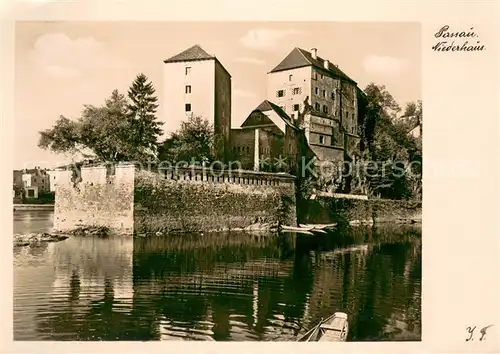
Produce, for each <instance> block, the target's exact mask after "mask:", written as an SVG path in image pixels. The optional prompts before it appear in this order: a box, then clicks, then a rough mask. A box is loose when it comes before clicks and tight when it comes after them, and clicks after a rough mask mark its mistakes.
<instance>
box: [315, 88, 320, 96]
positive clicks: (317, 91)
mask: <svg viewBox="0 0 500 354" xmlns="http://www.w3.org/2000/svg"><path fill="white" fill-rule="evenodd" d="M314 93H315V94H317V95H318V94H319V88H317V87H316V88H315V89H314Z"/></svg>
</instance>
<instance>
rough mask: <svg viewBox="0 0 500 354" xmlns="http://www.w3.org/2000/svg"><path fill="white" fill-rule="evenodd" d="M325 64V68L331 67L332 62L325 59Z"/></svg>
mask: <svg viewBox="0 0 500 354" xmlns="http://www.w3.org/2000/svg"><path fill="white" fill-rule="evenodd" d="M323 66H324V67H325V69H327V70H328V69H330V62H329V61H328V60H326V59H325V61H324V62H323Z"/></svg>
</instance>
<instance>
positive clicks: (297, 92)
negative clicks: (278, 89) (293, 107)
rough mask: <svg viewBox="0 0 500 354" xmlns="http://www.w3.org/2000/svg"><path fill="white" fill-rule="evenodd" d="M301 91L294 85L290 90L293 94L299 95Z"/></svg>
mask: <svg viewBox="0 0 500 354" xmlns="http://www.w3.org/2000/svg"><path fill="white" fill-rule="evenodd" d="M301 91H302V90H301V89H300V87H294V89H293V90H292V93H293V94H294V95H299V94H300V93H301Z"/></svg>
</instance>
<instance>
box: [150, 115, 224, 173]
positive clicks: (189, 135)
mask: <svg viewBox="0 0 500 354" xmlns="http://www.w3.org/2000/svg"><path fill="white" fill-rule="evenodd" d="M159 159H160V160H161V161H169V162H180V161H185V162H188V163H191V162H193V161H194V162H196V163H198V164H201V163H203V162H204V161H206V162H211V161H214V160H215V136H214V129H213V126H212V124H210V122H209V121H208V120H206V119H203V118H202V117H199V116H192V117H190V118H189V119H188V120H187V121H184V122H182V123H181V127H180V129H179V130H177V131H176V132H174V133H172V135H171V136H170V137H169V138H168V139H166V140H165V142H164V143H163V144H162V145H161V146H160V148H159Z"/></svg>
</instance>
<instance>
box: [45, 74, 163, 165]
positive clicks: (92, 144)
mask: <svg viewBox="0 0 500 354" xmlns="http://www.w3.org/2000/svg"><path fill="white" fill-rule="evenodd" d="M129 98H130V101H131V102H129V101H128V100H127V98H126V97H125V96H124V95H123V94H121V93H119V92H118V90H114V91H113V92H112V93H111V96H110V97H109V98H107V99H106V100H105V103H104V104H103V105H101V106H94V105H84V108H83V111H82V113H81V116H80V117H79V118H77V119H76V120H70V119H68V118H66V117H64V116H62V115H61V116H60V118H59V119H58V120H57V121H56V123H55V125H54V126H53V127H52V128H50V129H46V130H43V131H41V132H40V138H39V142H38V146H39V147H41V148H43V149H47V150H50V151H53V152H55V153H69V154H78V155H80V156H81V157H83V158H84V159H92V160H97V161H109V162H118V161H144V160H147V159H151V158H156V152H157V145H158V143H157V140H158V137H159V136H160V135H161V133H162V131H161V129H160V125H161V123H160V122H158V121H157V120H156V117H155V115H154V113H155V112H156V108H157V107H158V105H157V104H156V103H155V102H156V101H157V98H156V97H155V96H154V88H153V86H152V84H151V83H150V82H149V83H147V78H146V77H145V75H142V74H141V75H138V76H137V78H136V80H135V81H134V83H133V84H132V85H131V88H130V90H129Z"/></svg>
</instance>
